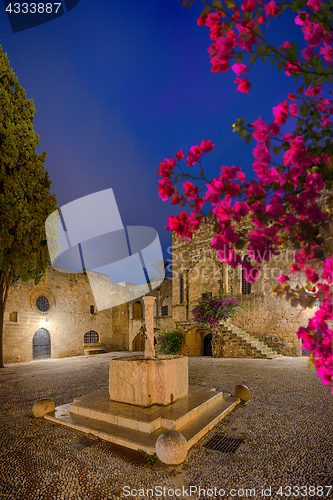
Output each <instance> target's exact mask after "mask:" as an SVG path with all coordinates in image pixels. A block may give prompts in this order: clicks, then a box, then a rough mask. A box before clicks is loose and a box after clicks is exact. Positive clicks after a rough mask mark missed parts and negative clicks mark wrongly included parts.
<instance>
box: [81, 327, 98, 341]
mask: <svg viewBox="0 0 333 500" xmlns="http://www.w3.org/2000/svg"><path fill="white" fill-rule="evenodd" d="M84 343H85V344H98V343H99V335H98V333H97V332H95V330H90V331H89V332H87V333H85V334H84Z"/></svg>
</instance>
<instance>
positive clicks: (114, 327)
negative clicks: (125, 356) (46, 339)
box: [4, 268, 128, 363]
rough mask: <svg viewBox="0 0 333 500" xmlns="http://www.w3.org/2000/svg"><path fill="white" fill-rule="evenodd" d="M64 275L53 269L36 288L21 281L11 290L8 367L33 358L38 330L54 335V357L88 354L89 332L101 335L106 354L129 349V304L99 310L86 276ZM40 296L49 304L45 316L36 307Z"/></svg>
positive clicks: (6, 349) (6, 336)
mask: <svg viewBox="0 0 333 500" xmlns="http://www.w3.org/2000/svg"><path fill="white" fill-rule="evenodd" d="M64 271H65V270H63V271H62V270H60V269H59V268H58V270H57V269H55V268H50V269H48V270H47V272H46V274H45V275H44V277H43V279H42V281H41V282H40V283H39V284H38V285H34V283H33V281H29V282H27V283H23V282H20V281H19V282H17V283H15V284H14V285H13V286H12V287H11V289H10V291H9V295H8V300H7V304H6V310H5V318H4V362H5V363H14V362H23V361H31V360H32V359H33V337H34V334H35V332H36V331H37V330H38V329H39V328H45V329H46V330H48V332H49V334H50V337H51V358H62V357H66V356H77V355H82V354H84V348H85V347H87V345H86V346H85V345H84V334H85V333H86V332H89V331H90V330H94V331H96V332H97V333H98V334H99V345H101V346H102V347H103V348H104V350H105V351H112V350H115V349H124V348H125V349H128V321H127V319H128V312H127V305H122V306H118V307H114V308H113V309H106V310H102V311H97V309H96V303H95V300H94V297H93V295H92V292H91V288H90V285H89V281H88V278H87V276H86V275H85V274H80V273H68V272H64ZM100 278H101V280H103V279H104V278H103V276H101V277H100ZM40 296H45V297H46V298H47V299H48V301H49V305H50V308H49V310H48V311H47V312H46V313H42V312H40V311H39V310H38V308H37V306H36V300H37V298H38V297H40ZM91 306H93V308H94V312H91Z"/></svg>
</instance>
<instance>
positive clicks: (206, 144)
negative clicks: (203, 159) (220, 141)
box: [200, 139, 214, 153]
mask: <svg viewBox="0 0 333 500" xmlns="http://www.w3.org/2000/svg"><path fill="white" fill-rule="evenodd" d="M200 149H201V150H202V151H203V152H204V153H209V151H211V150H212V149H214V144H213V143H212V141H211V140H209V139H207V140H206V141H204V140H203V139H202V141H201V144H200Z"/></svg>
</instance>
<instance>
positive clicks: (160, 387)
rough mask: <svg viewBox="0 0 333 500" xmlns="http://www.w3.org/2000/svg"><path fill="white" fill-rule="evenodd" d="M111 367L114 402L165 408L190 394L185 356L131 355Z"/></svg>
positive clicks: (110, 383) (110, 379) (111, 364)
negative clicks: (147, 356)
mask: <svg viewBox="0 0 333 500" xmlns="http://www.w3.org/2000/svg"><path fill="white" fill-rule="evenodd" d="M109 366H110V368H109V394H110V399H111V400H112V401H118V402H121V403H129V404H132V405H138V406H143V407H148V406H151V405H162V406H166V405H169V404H172V403H174V402H175V401H177V399H179V398H182V397H184V396H186V395H187V394H188V358H187V357H186V356H159V357H157V358H145V357H144V356H131V357H126V358H118V359H112V360H111V361H110V365H109Z"/></svg>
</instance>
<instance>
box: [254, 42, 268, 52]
mask: <svg viewBox="0 0 333 500" xmlns="http://www.w3.org/2000/svg"><path fill="white" fill-rule="evenodd" d="M263 52H266V47H265V46H264V45H263V44H262V43H261V42H258V48H257V50H256V53H257V54H259V55H260V54H263Z"/></svg>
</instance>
